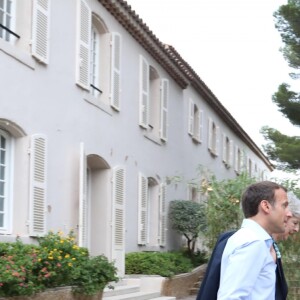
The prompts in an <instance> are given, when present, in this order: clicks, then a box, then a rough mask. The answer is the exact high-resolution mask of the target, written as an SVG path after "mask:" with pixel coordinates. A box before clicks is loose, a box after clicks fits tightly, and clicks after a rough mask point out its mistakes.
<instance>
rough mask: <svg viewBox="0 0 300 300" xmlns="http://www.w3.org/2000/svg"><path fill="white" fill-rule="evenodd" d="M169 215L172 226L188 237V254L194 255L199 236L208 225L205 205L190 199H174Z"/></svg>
mask: <svg viewBox="0 0 300 300" xmlns="http://www.w3.org/2000/svg"><path fill="white" fill-rule="evenodd" d="M169 217H170V221H171V224H172V228H173V229H174V230H176V231H177V232H178V233H180V234H182V235H183V236H184V237H185V238H186V240H187V249H188V254H189V255H190V256H191V257H192V256H193V254H194V251H195V244H196V241H197V238H198V237H199V234H200V232H201V231H204V230H205V227H206V218H205V209H204V205H203V204H202V203H196V202H194V201H188V200H173V201H171V203H170V213H169Z"/></svg>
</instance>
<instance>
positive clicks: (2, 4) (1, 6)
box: [0, 0, 4, 10]
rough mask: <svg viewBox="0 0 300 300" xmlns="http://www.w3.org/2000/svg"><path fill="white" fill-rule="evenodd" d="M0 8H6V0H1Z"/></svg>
mask: <svg viewBox="0 0 300 300" xmlns="http://www.w3.org/2000/svg"><path fill="white" fill-rule="evenodd" d="M0 9H2V10H3V9H4V0H0Z"/></svg>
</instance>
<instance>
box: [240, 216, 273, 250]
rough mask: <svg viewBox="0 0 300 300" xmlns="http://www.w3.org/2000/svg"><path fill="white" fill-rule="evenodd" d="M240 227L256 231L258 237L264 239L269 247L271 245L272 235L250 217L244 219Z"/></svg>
mask: <svg viewBox="0 0 300 300" xmlns="http://www.w3.org/2000/svg"><path fill="white" fill-rule="evenodd" d="M241 227H242V228H250V229H252V230H253V231H255V232H256V234H257V235H258V236H259V238H261V239H262V240H265V242H266V244H267V245H268V246H270V247H271V245H272V243H273V239H272V237H271V236H270V235H269V233H268V232H267V231H266V230H265V229H264V228H263V227H261V226H260V225H259V224H258V223H257V222H255V221H253V220H251V219H244V220H243V223H242V226H241Z"/></svg>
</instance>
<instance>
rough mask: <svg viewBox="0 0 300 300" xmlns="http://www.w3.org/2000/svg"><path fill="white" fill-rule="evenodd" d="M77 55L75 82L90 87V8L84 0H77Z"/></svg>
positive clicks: (86, 87)
mask: <svg viewBox="0 0 300 300" xmlns="http://www.w3.org/2000/svg"><path fill="white" fill-rule="evenodd" d="M77 3H78V7H77V55H76V59H77V61H76V83H77V84H78V85H79V86H81V87H82V88H84V89H87V90H89V89H90V78H89V76H90V72H89V68H90V41H91V22H92V21H91V20H92V15H91V10H90V8H89V6H88V4H87V3H86V2H85V1H84V0H77Z"/></svg>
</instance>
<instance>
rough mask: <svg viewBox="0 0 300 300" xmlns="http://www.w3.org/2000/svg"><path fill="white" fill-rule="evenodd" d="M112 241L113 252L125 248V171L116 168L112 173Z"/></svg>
mask: <svg viewBox="0 0 300 300" xmlns="http://www.w3.org/2000/svg"><path fill="white" fill-rule="evenodd" d="M113 202H114V211H113V214H114V215H113V222H114V226H113V227H114V230H113V239H114V248H115V250H116V249H118V250H123V249H124V247H125V244H124V236H125V169H124V168H122V167H116V168H114V171H113Z"/></svg>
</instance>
